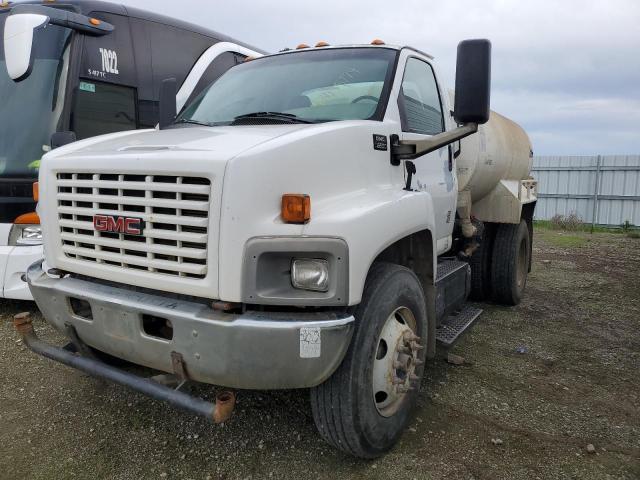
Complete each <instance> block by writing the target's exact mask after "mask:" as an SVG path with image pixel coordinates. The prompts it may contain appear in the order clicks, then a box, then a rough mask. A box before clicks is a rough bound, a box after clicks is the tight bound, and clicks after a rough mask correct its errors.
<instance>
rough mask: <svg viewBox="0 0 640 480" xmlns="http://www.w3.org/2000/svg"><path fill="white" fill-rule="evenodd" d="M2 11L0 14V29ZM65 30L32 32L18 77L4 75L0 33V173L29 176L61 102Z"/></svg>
mask: <svg viewBox="0 0 640 480" xmlns="http://www.w3.org/2000/svg"><path fill="white" fill-rule="evenodd" d="M7 15H8V14H7V13H2V14H0V32H2V31H3V30H4V23H5V20H6V18H7ZM70 38H71V31H70V30H69V29H66V28H61V27H57V26H53V25H49V26H47V27H46V28H44V29H39V30H36V31H35V32H34V43H33V45H34V48H33V56H34V63H33V70H32V73H31V75H30V76H29V77H28V78H26V79H25V80H23V81H21V82H18V83H16V82H14V81H13V80H11V79H10V78H9V76H8V75H7V69H6V64H5V58H4V45H3V44H2V37H1V36H0V177H30V176H32V177H35V176H36V175H37V173H38V167H39V161H40V159H41V158H42V156H43V155H44V153H45V152H46V150H45V149H46V148H47V147H48V146H49V144H50V141H51V135H52V134H53V133H54V132H56V127H57V125H58V121H59V120H60V116H61V114H62V109H63V105H64V97H65V85H66V75H67V72H68V68H69V44H70Z"/></svg>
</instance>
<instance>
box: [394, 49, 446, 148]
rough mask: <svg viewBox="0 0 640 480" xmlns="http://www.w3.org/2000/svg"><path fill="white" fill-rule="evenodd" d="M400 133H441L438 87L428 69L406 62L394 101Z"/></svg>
mask: <svg viewBox="0 0 640 480" xmlns="http://www.w3.org/2000/svg"><path fill="white" fill-rule="evenodd" d="M398 107H399V108H400V117H401V121H402V130H403V131H404V132H411V133H421V134H424V135H436V134H438V133H442V132H443V131H444V119H443V116H442V106H441V103H440V94H439V92H438V85H437V84H436V78H435V75H434V73H433V69H432V68H431V65H429V64H428V63H426V62H423V61H422V60H418V59H417V58H409V59H408V60H407V66H406V68H405V71H404V79H403V80H402V88H401V89H400V96H399V98H398Z"/></svg>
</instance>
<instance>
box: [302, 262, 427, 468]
mask: <svg viewBox="0 0 640 480" xmlns="http://www.w3.org/2000/svg"><path fill="white" fill-rule="evenodd" d="M354 316H355V318H356V328H355V332H354V336H353V339H352V341H351V345H350V346H349V350H348V351H347V354H346V356H345V359H344V360H343V362H342V364H341V365H340V367H339V368H338V370H336V372H335V373H334V374H333V375H332V376H331V378H329V379H328V380H327V381H326V382H325V383H323V384H322V385H319V386H318V387H315V388H313V389H311V408H312V411H313V418H314V421H315V424H316V426H317V428H318V430H319V432H320V434H321V435H322V437H323V438H324V439H325V440H326V441H327V442H328V443H329V444H331V445H333V446H334V447H336V448H338V449H340V450H343V451H344V452H346V453H349V454H351V455H354V456H356V457H360V458H375V457H378V456H380V455H382V454H384V453H385V452H387V451H388V450H389V449H391V448H392V447H393V445H394V444H395V443H396V442H397V441H398V439H399V437H400V435H401V434H402V432H403V431H404V429H405V427H406V425H407V423H408V421H409V415H410V412H411V409H412V407H413V406H414V404H415V401H416V398H417V395H418V391H419V388H420V381H421V379H422V374H423V371H424V360H425V356H426V349H425V348H424V347H423V346H424V345H426V344H427V338H426V336H427V332H428V328H427V314H426V303H425V297H424V292H423V289H422V286H421V284H420V281H419V280H418V278H417V277H416V276H415V274H414V273H413V272H412V271H410V270H408V269H406V268H404V267H401V266H399V265H393V264H388V263H378V264H374V265H373V266H372V268H371V271H370V272H369V275H368V277H367V282H366V285H365V289H364V293H363V297H362V302H361V303H360V305H358V307H357V308H356V310H355V312H354ZM385 378H387V380H388V381H386V382H385Z"/></svg>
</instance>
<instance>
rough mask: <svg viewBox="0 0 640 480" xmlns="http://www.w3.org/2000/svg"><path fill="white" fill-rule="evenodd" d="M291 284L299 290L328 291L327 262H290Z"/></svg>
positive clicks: (299, 259)
mask: <svg viewBox="0 0 640 480" xmlns="http://www.w3.org/2000/svg"><path fill="white" fill-rule="evenodd" d="M291 284H292V285H293V286H294V288H298V289H300V290H310V291H312V292H327V291H329V262H327V261H326V260H323V259H317V258H297V259H294V260H293V261H292V262H291Z"/></svg>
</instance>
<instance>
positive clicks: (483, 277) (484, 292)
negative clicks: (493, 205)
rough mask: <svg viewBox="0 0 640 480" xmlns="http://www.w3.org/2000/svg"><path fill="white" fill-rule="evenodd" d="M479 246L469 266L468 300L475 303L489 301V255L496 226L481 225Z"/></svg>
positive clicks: (490, 289) (490, 294) (491, 293)
mask: <svg viewBox="0 0 640 480" xmlns="http://www.w3.org/2000/svg"><path fill="white" fill-rule="evenodd" d="M481 228H482V233H481V240H480V246H479V247H478V249H477V250H476V251H475V252H473V255H472V256H471V259H470V260H469V265H470V266H471V292H470V294H469V298H470V299H471V300H475V301H476V302H482V301H484V300H489V299H491V297H492V295H493V292H492V288H491V253H492V251H493V242H494V239H495V232H496V226H495V224H493V223H484V224H483V225H482V227H481Z"/></svg>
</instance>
